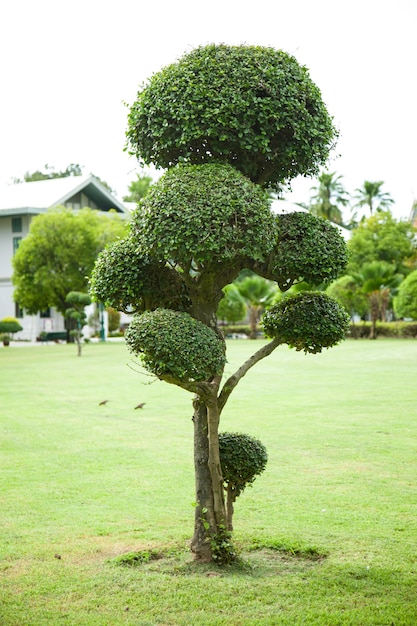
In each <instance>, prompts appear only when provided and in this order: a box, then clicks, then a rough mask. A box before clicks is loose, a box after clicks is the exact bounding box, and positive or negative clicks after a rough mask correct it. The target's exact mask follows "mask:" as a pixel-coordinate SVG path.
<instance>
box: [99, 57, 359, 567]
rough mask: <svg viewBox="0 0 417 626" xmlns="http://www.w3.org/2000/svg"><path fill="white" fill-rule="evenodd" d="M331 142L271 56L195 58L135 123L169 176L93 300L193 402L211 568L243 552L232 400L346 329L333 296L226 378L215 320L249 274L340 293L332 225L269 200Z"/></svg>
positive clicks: (293, 69)
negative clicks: (257, 368) (228, 464)
mask: <svg viewBox="0 0 417 626" xmlns="http://www.w3.org/2000/svg"><path fill="white" fill-rule="evenodd" d="M191 76H192V80H190V77H191ZM222 85H223V86H224V88H225V90H226V93H225V94H224V93H223V92H222ZM184 90H186V94H184ZM334 136H335V132H334V129H333V127H332V123H331V119H330V117H329V116H328V114H327V112H326V109H325V107H324V105H323V103H322V100H321V96H320V92H319V91H318V89H317V87H316V86H315V85H314V84H313V83H312V82H311V80H310V79H309V77H308V73H307V70H306V69H305V68H302V67H300V66H299V65H298V64H297V62H296V61H295V59H294V58H293V57H289V56H288V55H286V54H285V53H282V52H278V51H274V50H272V49H269V48H267V49H263V48H258V47H250V46H249V47H246V46H241V47H228V46H207V47H206V48H199V49H198V50H196V51H194V52H192V53H191V54H190V55H186V56H185V57H184V58H183V59H181V60H180V61H179V62H178V63H177V64H174V65H172V66H169V67H168V68H166V70H163V71H162V72H160V73H158V74H156V75H155V76H154V77H153V78H152V79H151V81H150V83H149V84H148V85H147V86H145V87H144V88H143V89H142V90H141V91H140V92H139V94H138V99H137V101H136V102H135V104H134V105H133V106H132V108H131V111H130V115H129V129H128V132H127V137H128V143H129V145H130V147H131V149H132V150H133V152H134V153H135V154H136V155H137V156H138V157H140V158H141V159H142V160H143V161H145V162H151V161H152V162H154V164H155V165H157V166H160V167H168V168H169V169H168V171H167V172H166V173H165V174H164V175H163V176H162V177H161V178H160V179H159V180H158V181H157V182H156V183H155V184H154V185H152V187H151V188H150V190H149V192H148V194H147V195H146V197H145V198H144V199H143V200H142V201H141V203H140V204H139V206H138V208H137V210H136V212H135V213H134V216H133V219H132V222H131V224H130V232H129V235H128V237H127V238H126V239H125V240H122V241H120V242H118V243H116V244H113V245H112V246H110V247H109V248H108V249H107V250H106V251H105V252H103V253H101V255H100V257H99V259H98V261H97V263H96V266H95V269H94V271H93V273H92V276H91V293H92V295H93V297H94V299H96V300H98V301H101V302H104V303H105V304H106V305H107V306H113V307H114V308H117V309H120V310H129V311H136V312H137V314H136V317H135V319H134V321H133V322H132V324H131V325H130V327H129V329H128V331H127V332H126V335H125V336H126V341H127V344H128V346H129V349H130V350H131V351H132V352H133V354H135V355H138V356H139V357H140V358H141V359H142V362H143V364H144V366H145V367H146V368H147V369H148V370H150V371H151V372H152V373H153V374H155V375H156V376H157V377H158V378H159V379H161V380H164V381H166V382H169V383H172V384H175V385H177V386H179V387H181V388H183V389H186V390H187V391H189V392H191V393H192V394H193V396H194V398H193V408H194V414H193V422H194V460H195V463H194V466H195V479H196V501H197V506H196V510H195V524H194V536H193V539H192V544H191V548H192V550H193V552H194V554H195V556H196V558H198V559H201V560H211V559H213V558H214V557H217V558H218V560H221V561H222V562H225V561H227V560H228V559H230V558H232V556H233V554H234V552H233V548H232V547H231V543H230V537H229V531H228V530H227V515H226V507H225V499H224V478H223V474H222V468H221V461H220V452H219V433H218V428H219V421H220V416H221V413H222V411H223V409H224V407H225V405H226V403H227V400H228V398H229V397H230V394H231V393H232V392H233V390H234V389H235V387H236V385H237V384H238V383H239V381H240V380H241V379H242V377H243V376H244V375H245V374H246V373H247V372H248V370H249V369H250V368H251V367H252V366H254V365H255V364H256V363H258V362H259V361H260V360H261V359H263V358H264V357H266V356H268V355H269V354H271V352H272V351H273V350H274V349H275V348H276V347H277V346H278V345H280V344H281V343H285V342H287V343H289V344H290V345H295V346H296V347H298V346H303V349H305V350H306V351H311V352H319V351H320V349H321V347H330V346H332V345H335V344H336V343H338V342H339V341H340V340H341V339H342V338H343V337H344V335H345V332H346V330H347V327H348V316H347V315H346V313H345V312H344V311H343V309H342V308H341V307H339V306H338V304H337V303H335V302H334V301H332V300H331V299H330V298H329V299H326V298H325V299H323V300H320V301H317V300H315V297H314V296H310V297H309V298H306V299H302V300H297V303H298V308H297V313H298V315H299V318H300V320H302V322H303V323H302V332H300V330H299V329H298V328H295V327H293V328H292V329H291V325H290V323H289V322H288V323H287V322H285V323H284V322H283V323H282V324H281V325H280V322H279V320H276V321H275V322H274V323H275V327H274V328H272V323H271V336H272V337H273V338H272V340H271V341H269V342H268V343H264V344H263V345H262V346H261V348H260V349H259V350H258V351H257V352H255V354H253V355H252V356H251V357H250V358H249V359H248V361H246V362H245V363H244V364H242V366H241V367H240V368H239V369H238V370H237V371H236V372H235V373H234V374H232V375H231V376H229V378H227V380H223V373H224V364H225V362H226V343H225V340H224V337H223V335H222V333H221V330H220V329H219V328H218V326H217V318H216V311H217V309H218V305H219V303H220V301H221V299H222V297H223V295H224V293H223V289H224V287H226V286H227V285H229V284H230V283H232V282H233V280H234V279H235V278H236V277H237V276H238V275H239V273H240V272H241V271H242V270H244V269H246V270H251V271H252V272H254V273H255V274H258V275H259V276H262V277H264V278H267V279H269V280H271V281H274V282H275V283H277V284H278V286H279V287H280V288H281V290H282V291H287V290H288V289H290V288H291V286H292V285H293V284H295V283H297V282H300V281H302V280H305V281H307V282H309V283H310V284H318V283H321V282H323V281H331V280H333V279H334V278H336V276H337V275H338V273H339V272H340V271H341V270H342V269H343V268H344V267H345V264H346V261H347V253H346V247H345V243H344V240H343V238H342V237H341V235H340V234H339V233H338V231H337V230H336V229H335V228H334V227H332V226H331V225H330V224H329V223H328V222H326V221H325V220H323V219H320V218H316V217H314V216H312V215H309V214H304V213H295V214H291V215H281V216H276V215H274V214H273V213H272V212H271V210H270V199H269V196H268V194H267V192H266V190H265V189H264V187H266V186H268V185H274V186H278V185H279V184H280V183H281V182H282V181H284V180H286V181H287V180H290V179H291V178H292V177H293V176H295V175H296V173H300V172H301V173H304V174H309V173H312V172H314V171H316V170H317V168H318V167H319V166H320V165H321V164H322V163H323V160H324V159H325V157H326V156H327V153H328V151H329V149H330V147H331V144H332V142H333V139H334ZM287 302H289V300H288V301H287ZM288 306H290V305H288ZM318 308H319V309H320V316H321V317H320V324H319V325H317V318H318V315H319V313H318V311H317V309H318ZM338 311H339V315H338V314H337V312H338ZM277 315H278V310H277ZM310 318H312V323H311V324H310V323H309V319H310ZM326 319H328V320H329V324H328V328H327V329H326V328H325V327H326ZM266 326H267V327H268V329H269V326H268V324H267V325H266ZM303 336H304V337H305V339H304V343H303V341H302V339H303ZM320 344H321V345H320Z"/></svg>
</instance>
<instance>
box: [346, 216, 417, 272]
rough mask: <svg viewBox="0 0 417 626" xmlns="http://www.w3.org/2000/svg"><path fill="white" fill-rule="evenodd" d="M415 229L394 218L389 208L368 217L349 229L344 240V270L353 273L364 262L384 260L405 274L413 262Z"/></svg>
mask: <svg viewBox="0 0 417 626" xmlns="http://www.w3.org/2000/svg"><path fill="white" fill-rule="evenodd" d="M415 235H416V231H415V229H414V228H413V226H412V225H411V223H410V222H408V221H402V220H401V221H398V220H396V219H395V218H393V216H392V215H391V213H390V212H389V211H382V212H378V213H376V214H375V215H372V217H368V218H367V219H365V220H364V221H363V222H361V223H360V224H359V226H358V227H357V228H356V229H355V230H354V231H353V232H352V236H351V238H350V240H349V241H348V244H347V245H348V248H349V266H348V269H347V273H349V274H351V273H352V272H357V271H359V269H360V268H361V267H362V265H363V264H364V263H370V262H371V261H385V262H386V263H390V264H393V265H394V268H395V272H398V273H401V274H408V273H409V272H410V271H411V270H412V269H413V268H414V267H415V264H416V261H417V244H416V237H415Z"/></svg>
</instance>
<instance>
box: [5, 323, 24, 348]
mask: <svg viewBox="0 0 417 626" xmlns="http://www.w3.org/2000/svg"><path fill="white" fill-rule="evenodd" d="M19 330H23V327H22V326H21V325H20V324H19V322H18V320H17V319H16V318H15V317H4V318H3V319H2V320H0V335H1V340H2V342H3V344H4V345H5V346H8V345H9V343H10V335H12V334H13V333H18V332H19Z"/></svg>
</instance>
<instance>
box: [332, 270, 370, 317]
mask: <svg viewBox="0 0 417 626" xmlns="http://www.w3.org/2000/svg"><path fill="white" fill-rule="evenodd" d="M326 293H327V295H328V296H330V297H331V298H334V299H335V300H337V301H338V302H340V304H341V305H342V306H343V307H345V309H346V311H347V313H349V315H354V314H355V313H357V314H358V315H360V316H362V315H365V313H366V312H367V311H368V309H369V306H368V301H367V298H366V295H364V294H363V293H362V292H361V290H360V287H359V285H358V283H357V282H356V281H355V280H354V279H353V278H352V276H348V275H345V276H341V277H340V278H338V279H337V280H335V281H334V282H333V283H331V284H330V285H329V286H328V287H327V289H326Z"/></svg>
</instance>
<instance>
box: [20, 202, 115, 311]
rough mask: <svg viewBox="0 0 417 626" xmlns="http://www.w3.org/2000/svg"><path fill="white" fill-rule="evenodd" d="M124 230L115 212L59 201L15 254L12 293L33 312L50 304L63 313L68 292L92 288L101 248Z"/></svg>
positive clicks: (38, 220)
mask: <svg viewBox="0 0 417 626" xmlns="http://www.w3.org/2000/svg"><path fill="white" fill-rule="evenodd" d="M125 232H126V224H125V222H124V221H123V220H122V218H120V217H119V216H118V215H116V214H115V213H112V214H101V213H99V212H98V211H93V210H91V209H87V208H85V209H81V211H79V212H78V213H74V212H73V211H72V210H71V209H67V208H63V207H61V208H56V209H52V210H50V211H48V212H47V213H44V214H43V215H38V216H36V217H35V218H34V219H33V220H32V223H31V225H30V229H29V234H28V235H27V237H25V238H24V239H23V240H22V242H21V244H20V246H19V249H18V250H17V252H16V254H15V256H14V257H13V277H12V280H13V284H14V286H15V291H14V299H15V300H16V302H19V305H20V306H21V307H22V308H24V309H26V311H27V312H28V313H29V314H35V313H37V312H38V311H42V310H45V309H47V308H49V307H55V308H56V309H57V310H58V311H60V313H62V314H65V311H66V309H67V308H68V302H67V294H68V293H69V292H71V291H78V292H86V291H87V290H88V277H89V275H90V274H91V271H92V269H93V267H94V263H95V261H96V259H97V256H98V254H99V252H100V251H101V250H102V249H103V248H104V247H105V246H106V244H107V243H109V242H111V241H113V240H115V239H116V238H117V237H122V236H123V235H124V234H125Z"/></svg>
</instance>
